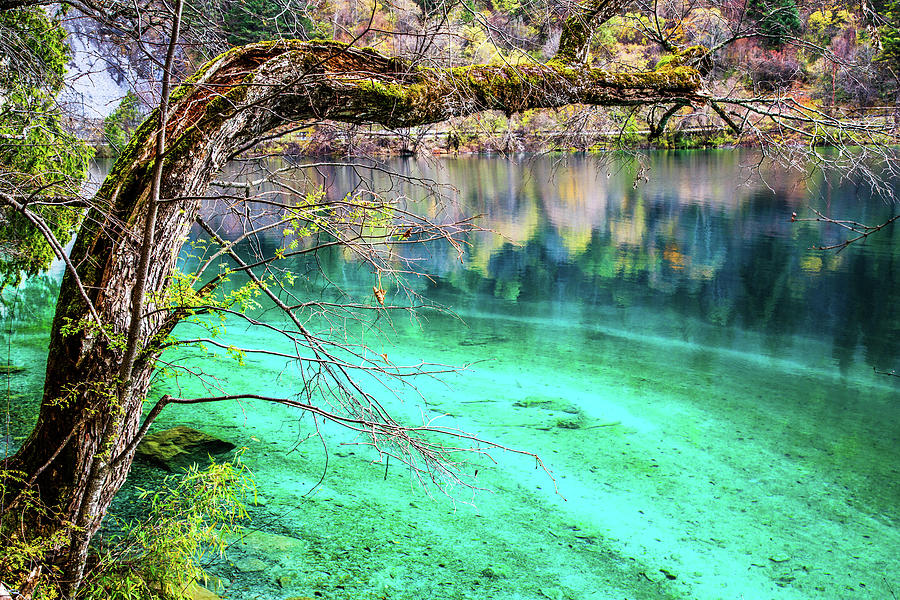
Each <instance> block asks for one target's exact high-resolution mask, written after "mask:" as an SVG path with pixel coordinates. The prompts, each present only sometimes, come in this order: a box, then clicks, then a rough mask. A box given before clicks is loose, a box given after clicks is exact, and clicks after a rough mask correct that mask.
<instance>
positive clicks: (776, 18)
mask: <svg viewBox="0 0 900 600" xmlns="http://www.w3.org/2000/svg"><path fill="white" fill-rule="evenodd" d="M747 16H748V17H750V18H751V19H753V20H755V21H757V26H758V28H759V34H760V35H761V36H762V37H763V38H764V41H765V44H766V46H769V47H772V48H780V47H781V46H783V45H784V42H785V41H786V38H788V37H790V36H795V35H798V34H799V33H800V32H801V31H802V30H803V23H802V22H801V21H800V13H799V12H798V11H797V4H796V3H795V2H794V0H748V2H747Z"/></svg>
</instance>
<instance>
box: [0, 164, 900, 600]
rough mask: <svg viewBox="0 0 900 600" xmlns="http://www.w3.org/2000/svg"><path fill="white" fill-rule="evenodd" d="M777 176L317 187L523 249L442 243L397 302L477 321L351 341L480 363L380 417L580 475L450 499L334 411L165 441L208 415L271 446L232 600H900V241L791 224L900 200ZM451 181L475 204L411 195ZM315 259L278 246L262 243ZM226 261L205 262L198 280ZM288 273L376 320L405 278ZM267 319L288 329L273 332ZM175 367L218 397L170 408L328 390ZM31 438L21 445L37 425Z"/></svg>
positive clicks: (627, 174)
mask: <svg viewBox="0 0 900 600" xmlns="http://www.w3.org/2000/svg"><path fill="white" fill-rule="evenodd" d="M755 160H756V157H755V156H754V155H753V154H752V153H748V152H741V151H715V152H682V153H679V152H660V153H653V154H649V155H646V156H645V157H644V158H643V160H642V161H636V160H634V159H631V158H621V159H607V160H604V159H601V158H598V157H577V156H574V157H567V158H564V159H563V158H553V157H538V158H528V159H522V160H516V161H508V160H503V159H499V158H484V157H478V158H476V157H466V158H458V159H442V160H437V161H425V160H414V159H396V160H391V161H388V162H387V163H386V164H384V165H381V166H380V167H379V169H366V168H365V167H355V168H351V167H346V166H331V165H319V166H317V167H316V168H315V169H314V170H313V169H310V170H309V172H311V173H314V175H313V177H314V178H316V180H317V181H319V182H321V183H323V184H324V185H325V194H326V196H327V197H328V198H330V199H332V200H335V201H337V200H339V199H341V198H343V197H344V195H345V194H347V193H348V192H350V191H352V190H354V189H356V188H357V187H358V185H359V184H360V181H361V179H364V180H366V181H368V182H369V183H370V184H371V185H372V186H373V187H374V188H375V189H376V190H380V191H381V192H382V193H383V194H385V195H392V196H396V195H401V196H404V197H406V198H407V200H405V201H404V202H405V203H406V206H407V208H409V209H410V210H412V211H415V212H417V213H418V214H424V215H429V216H432V217H433V218H435V219H437V218H440V217H442V216H449V217H456V216H462V215H472V214H480V215H482V217H481V220H480V221H479V224H480V225H481V226H482V227H484V228H485V229H489V230H492V231H493V232H494V233H488V232H479V233H473V234H471V235H469V236H468V238H467V239H466V242H467V243H466V245H464V246H463V247H462V256H461V257H460V255H459V252H458V251H457V249H455V248H453V247H450V246H448V245H440V244H435V243H429V244H425V245H422V246H405V247H400V248H398V249H397V251H396V252H397V256H396V257H395V258H394V259H393V260H394V262H393V263H391V264H393V265H395V266H401V265H405V264H408V263H406V262H404V261H411V260H412V261H415V263H414V264H415V266H416V268H417V269H419V270H421V271H422V272H424V273H426V274H427V275H428V276H427V277H408V278H407V279H406V285H407V286H408V287H409V290H410V291H411V292H412V294H410V293H408V292H401V290H400V288H397V287H396V286H394V285H385V287H386V288H389V289H388V295H389V299H390V301H392V302H397V303H400V302H409V301H411V300H410V299H412V301H414V302H417V303H418V302H422V301H424V302H425V303H436V304H440V305H442V306H445V307H447V308H448V309H449V311H452V312H447V311H436V310H426V311H424V312H422V313H421V315H420V317H419V318H417V319H410V318H408V317H407V316H404V315H405V313H400V314H399V315H395V316H390V317H389V316H386V315H380V316H379V314H377V313H376V314H371V313H368V314H367V316H364V317H362V321H357V322H353V323H350V324H349V325H348V324H341V326H342V327H345V328H347V329H348V330H349V331H350V332H351V333H352V334H357V335H358V336H359V337H361V338H362V340H363V341H364V342H366V343H367V344H369V346H370V347H371V348H372V352H376V353H384V354H385V355H386V356H389V357H390V358H391V361H393V362H395V363H396V364H414V363H416V362H418V361H429V362H434V363H439V364H446V365H470V367H469V368H468V369H466V370H465V371H463V372H461V373H459V374H449V375H446V376H444V377H443V378H442V380H441V381H437V380H434V379H432V378H423V379H422V380H421V381H417V382H416V388H415V390H412V389H407V390H402V389H401V390H399V391H398V392H397V393H392V392H389V391H388V390H385V391H384V393H383V394H381V395H379V399H382V401H383V402H385V403H386V405H388V406H389V407H391V409H392V410H393V411H395V412H396V413H397V414H399V415H402V416H404V417H405V418H407V419H408V420H413V421H414V420H415V419H417V418H418V419H421V418H422V417H423V416H425V417H426V418H429V419H431V418H437V419H439V421H440V423H442V424H443V425H445V426H448V427H458V428H460V429H463V430H465V431H468V432H471V433H473V434H475V435H478V436H481V437H482V438H484V439H489V440H491V441H495V442H497V443H500V444H503V445H505V446H509V447H513V448H519V449H527V450H530V451H533V452H536V453H537V454H539V455H540V456H541V457H542V459H543V460H544V462H545V463H546V465H547V467H548V468H549V469H550V471H551V473H552V476H548V475H547V474H546V473H544V472H543V471H541V470H539V469H538V470H535V469H534V461H533V460H532V459H530V458H528V457H522V456H519V455H516V454H511V453H504V452H495V453H494V458H495V461H496V462H491V461H489V460H485V461H482V462H483V464H481V465H480V466H479V468H480V473H479V475H478V480H477V483H478V485H479V486H481V487H484V488H486V490H490V491H481V490H472V489H468V488H459V489H456V490H453V491H452V493H451V495H450V496H449V497H447V496H444V495H442V494H440V493H436V494H434V493H433V491H432V495H429V493H428V491H426V490H423V489H422V488H421V487H420V486H419V485H418V484H417V483H416V481H415V478H414V477H412V476H411V474H410V473H408V472H405V471H403V469H401V468H400V467H399V466H396V465H394V466H391V465H385V464H384V462H378V456H377V454H375V453H373V452H368V451H367V450H366V448H364V447H360V446H359V445H356V442H358V441H359V440H358V439H357V438H355V437H354V436H353V435H352V434H350V433H348V432H342V431H340V430H338V429H335V428H328V427H326V428H325V429H326V437H325V440H326V442H325V443H324V444H323V442H322V441H320V440H319V439H318V438H317V437H316V436H315V435H314V434H315V431H316V430H315V426H314V424H313V423H312V421H311V420H310V419H309V418H305V419H304V418H303V417H302V416H301V415H299V414H297V413H295V412H292V411H290V410H288V409H284V408H275V409H273V408H271V407H268V406H264V405H260V404H254V403H253V402H244V403H241V404H230V405H217V406H212V405H204V406H200V407H193V408H190V409H188V408H183V407H176V408H174V409H173V410H172V411H171V412H169V413H168V414H165V413H164V415H163V417H161V420H160V423H159V427H160V428H161V427H167V426H172V425H175V424H188V425H191V426H194V427H196V428H198V429H202V430H204V431H208V432H209V433H212V434H215V435H218V436H219V437H222V438H225V439H228V440H230V441H232V442H234V443H235V444H237V445H239V446H245V447H246V448H247V451H246V454H245V459H246V461H247V463H248V464H249V465H250V466H251V468H252V469H253V470H254V471H255V473H256V476H257V482H258V485H259V489H260V497H261V503H260V504H261V505H260V506H258V507H254V508H253V518H254V521H253V523H251V527H252V528H254V529H255V530H256V533H254V534H252V535H251V536H249V537H248V538H247V540H248V541H247V542H246V543H243V544H235V545H234V548H233V551H230V552H229V555H228V558H227V559H223V560H221V561H219V562H217V563H215V564H211V565H210V571H211V572H213V573H214V574H216V575H217V576H218V577H221V578H222V581H223V582H225V584H226V585H225V587H224V591H223V592H222V595H223V596H224V597H229V598H248V599H249V598H291V597H313V596H321V597H326V598H348V599H349V598H353V599H358V598H503V599H532V598H535V599H536V598H553V599H556V598H570V599H572V600H580V599H582V598H595V599H607V598H609V599H612V598H629V599H632V598H633V599H644V598H649V599H655V598H682V599H711V600H713V599H724V598H729V599H730V598H748V599H751V598H752V599H757V598H779V599H780V598H791V599H793V598H798V599H799V598H841V599H843V598H872V599H887V598H892V597H895V595H896V594H900V578H898V576H897V573H898V572H900V569H898V567H900V558H898V557H900V532H898V524H900V443H898V437H900V429H898V427H900V394H898V389H900V387H898V383H900V380H898V378H897V377H893V376H890V375H887V374H884V373H885V372H890V371H893V370H895V369H898V368H900V346H898V344H900V308H898V307H900V303H898V300H900V232H898V230H897V228H896V227H893V228H887V229H885V230H883V231H881V232H879V233H878V234H876V235H873V236H872V237H871V238H869V239H867V240H865V241H864V242H860V243H857V244H854V245H852V246H850V247H848V248H847V249H845V250H843V251H841V252H836V251H835V250H820V249H817V248H818V247H821V246H829V245H833V244H838V243H840V242H842V241H843V240H844V239H846V236H847V233H846V231H845V230H842V229H841V228H840V227H836V226H834V225H826V224H822V223H817V222H812V221H801V222H793V223H792V222H791V215H792V213H797V215H798V217H800V218H801V219H803V218H806V217H812V216H813V214H812V213H811V212H810V207H813V208H815V209H818V210H820V211H822V212H823V213H824V214H826V215H828V216H831V217H833V218H836V219H848V220H853V221H858V222H862V223H866V224H877V223H880V222H882V221H884V220H886V219H887V218H889V217H890V216H892V215H894V214H896V211H897V210H898V208H897V206H895V205H891V204H887V203H885V202H883V201H882V200H880V199H878V198H871V197H869V196H868V195H867V194H865V193H864V192H863V191H862V190H860V189H857V188H855V187H853V186H852V185H847V184H844V185H841V184H840V183H839V182H836V181H833V182H829V181H827V180H824V179H822V178H821V177H816V176H812V177H805V176H804V174H799V173H786V172H783V171H776V170H768V171H764V172H763V174H762V175H763V177H762V179H760V178H759V177H757V176H755V175H753V174H752V173H751V172H750V171H748V170H747V169H746V168H745V165H749V164H752V163H753V162H754V161H755ZM381 167H384V168H386V169H388V170H392V171H395V172H399V173H401V174H403V175H404V176H406V177H408V178H410V179H409V180H407V181H406V182H404V181H403V180H400V181H399V182H398V181H397V180H396V179H389V177H388V175H387V174H385V173H383V172H382V171H381V170H380V169H381ZM423 177H424V178H427V179H428V180H429V181H431V182H432V184H431V186H430V187H431V189H432V190H433V189H435V184H437V185H438V186H439V187H440V188H441V189H442V190H443V191H444V193H445V195H446V196H447V198H438V197H434V196H433V195H429V194H428V193H425V192H424V191H423V190H422V188H420V187H418V186H415V185H413V184H412V183H411V181H412V180H413V179H415V178H423ZM298 181H299V176H298ZM448 198H449V199H452V201H451V200H449V199H448ZM253 211H257V214H256V217H255V218H256V219H257V220H259V219H264V218H267V217H266V216H264V215H262V213H263V211H264V208H263V207H261V206H252V207H251V212H253ZM209 219H210V222H211V223H212V225H213V226H214V227H215V228H218V230H219V231H220V232H221V233H222V234H223V235H224V236H226V237H227V236H229V235H230V236H231V237H232V239H233V238H234V237H235V236H236V235H237V233H238V232H239V231H240V230H241V227H242V223H241V217H240V216H239V215H230V216H224V217H220V218H215V217H214V216H213V215H210V217H209ZM290 242H291V238H290V236H288V237H287V238H286V237H285V236H284V235H283V232H282V230H281V229H273V230H271V231H269V232H266V233H263V234H261V235H259V236H257V237H255V238H254V239H252V240H248V241H246V242H244V243H243V245H242V246H241V251H242V252H243V253H244V255H245V256H251V255H252V253H253V252H255V251H262V252H263V253H265V252H270V251H272V250H275V249H277V248H281V247H285V246H286V245H289V244H290ZM201 253H202V250H198V249H197V246H194V247H191V248H190V249H186V250H185V253H184V268H185V270H189V269H190V268H191V266H192V265H196V264H198V263H199V262H200V260H201V259H200V258H197V256H199V255H200V254H201ZM460 259H461V260H460ZM282 263H283V264H282V265H281V266H287V267H288V268H289V270H290V271H291V272H293V273H294V274H295V275H296V276H297V281H296V283H295V284H294V287H293V288H292V290H291V291H292V292H293V293H294V294H295V295H296V296H297V297H300V298H315V299H320V300H321V299H325V300H332V299H345V300H346V299H352V300H355V301H368V302H371V301H372V300H371V293H372V292H371V289H372V287H373V285H376V284H378V283H379V280H378V279H377V274H376V273H374V272H373V270H372V269H371V268H370V267H369V266H368V265H366V264H364V263H362V262H360V261H359V260H356V259H355V258H354V257H353V256H351V255H349V254H348V253H347V252H342V251H341V250H340V249H336V248H325V249H322V250H319V251H318V253H317V254H316V255H315V257H310V256H309V255H307V256H301V257H292V258H289V259H286V260H285V261H282ZM241 283H242V282H241V281H240V280H239V279H237V278H236V279H235V281H234V282H233V286H234V287H235V288H237V287H239V286H240V284H241ZM35 285H36V284H35ZM23 293H24V292H23ZM415 294H419V295H420V296H416V295H415ZM33 297H41V296H40V295H39V294H38V295H37V296H33ZM260 302H261V303H262V306H261V307H260V308H259V309H258V314H260V315H270V314H271V312H269V311H268V308H270V307H267V306H266V305H265V302H264V301H260ZM37 303H39V302H36V304H37ZM35 314H36V313H35ZM42 322H43V323H44V324H43V325H41V323H42ZM9 323H11V321H10V320H9V318H7V320H6V326H5V327H4V330H6V331H8V330H9ZM310 323H312V325H319V326H321V325H322V323H321V322H319V321H316V320H315V319H313V318H312V317H311V321H310ZM225 327H226V328H227V330H228V332H227V335H226V336H224V337H223V339H225V340H227V343H233V344H235V345H237V346H246V347H264V348H267V349H279V348H283V344H284V342H283V341H282V340H280V339H277V337H276V336H272V335H270V334H267V333H265V332H261V331H260V330H258V329H253V328H248V327H247V326H246V325H245V324H242V323H240V322H239V321H231V320H229V321H228V322H227V323H225ZM196 329H197V326H196V325H194V324H185V325H184V326H179V329H178V330H176V333H177V335H179V336H182V337H185V338H187V337H193V336H196V335H197V331H196ZM338 334H339V335H343V334H342V333H340V332H339V333H338ZM5 335H6V334H5ZM45 339H46V322H44V321H41V319H39V318H37V317H33V318H32V319H31V320H30V321H29V319H28V318H26V317H22V316H20V318H19V319H18V320H16V321H15V326H14V333H13V335H12V337H11V348H12V361H13V363H14V364H27V365H29V366H30V367H31V366H35V368H34V369H31V368H29V369H28V370H27V372H26V373H21V374H15V375H13V376H11V378H10V381H11V382H12V385H13V387H16V386H18V389H17V390H14V393H17V394H19V397H21V398H27V397H28V395H29V393H32V394H33V393H35V390H36V389H39V384H40V377H42V369H40V368H37V367H38V366H39V362H40V360H42V359H41V358H40V351H41V340H45ZM44 343H45V342H44ZM44 347H45V346H44ZM164 358H165V359H166V360H172V361H175V360H177V361H178V362H181V363H183V364H185V365H187V366H190V367H191V368H192V369H193V370H194V371H195V372H199V371H202V372H203V373H204V375H205V376H206V381H207V383H206V386H205V387H204V385H201V384H199V383H198V382H197V381H196V380H193V379H191V378H189V377H179V378H177V379H164V378H160V381H159V383H158V385H157V386H156V388H155V393H158V394H161V393H164V392H169V393H172V392H173V390H174V391H177V392H178V393H180V394H182V395H187V394H190V393H195V394H203V393H208V390H209V389H212V387H214V388H215V389H216V390H217V393H220V392H224V393H230V392H235V391H253V392H255V393H260V394H266V393H271V394H279V395H286V394H291V393H295V392H298V391H299V390H300V389H301V388H302V383H301V382H300V381H299V377H300V375H301V373H300V372H298V371H297V370H296V369H295V368H293V367H292V366H290V365H288V364H286V363H285V361H284V360H281V359H273V358H264V357H260V356H258V355H253V356H251V355H248V356H247V357H246V360H245V362H246V364H245V365H244V366H242V367H236V366H235V363H234V361H233V359H232V358H230V357H229V356H227V354H226V353H224V352H223V353H221V355H210V354H204V353H200V352H198V351H193V350H178V351H177V352H172V353H167V354H166V355H165V356H164ZM211 381H212V382H214V384H211V383H210V382H211ZM372 385H373V389H375V387H374V383H372ZM21 406H22V407H23V408H22V409H21V411H20V412H21V415H25V414H26V413H28V411H29V410H30V409H28V408H27V407H26V403H25V402H24V401H23V402H22V403H21ZM28 414H30V413H28ZM18 421H19V430H16V429H15V428H13V433H14V434H15V435H21V434H22V431H21V430H22V428H24V427H25V425H26V424H27V418H26V417H25V416H21V417H20V418H18ZM386 467H389V468H386ZM323 474H324V478H323ZM137 476H138V477H140V478H143V480H142V481H141V483H142V484H143V485H146V484H147V481H148V480H151V481H152V479H153V478H154V477H158V474H154V472H153V470H152V469H149V468H147V467H143V466H142V467H139V469H138V473H137ZM320 479H322V481H321V483H318V482H319V480H320ZM131 493H132V492H131V491H130V490H126V491H125V492H124V493H123V500H122V504H121V505H120V506H124V504H125V503H127V501H128V500H129V499H130V498H131V497H132V496H130V495H129V494H131ZM254 536H255V538H256V540H257V541H256V542H254V541H253V540H254Z"/></svg>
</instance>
